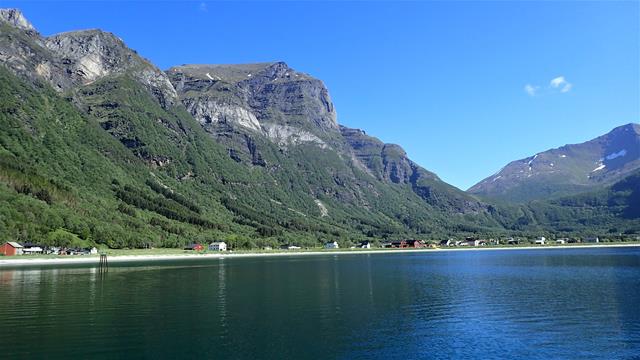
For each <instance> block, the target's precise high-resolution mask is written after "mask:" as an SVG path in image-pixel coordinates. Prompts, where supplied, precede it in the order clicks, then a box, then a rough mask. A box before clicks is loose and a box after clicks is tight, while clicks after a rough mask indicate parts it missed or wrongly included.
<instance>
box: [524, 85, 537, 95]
mask: <svg viewBox="0 0 640 360" xmlns="http://www.w3.org/2000/svg"><path fill="white" fill-rule="evenodd" d="M539 88H540V86H535V85H531V84H527V85H525V86H524V91H525V92H526V93H527V94H529V96H536V92H537V91H538V89H539Z"/></svg>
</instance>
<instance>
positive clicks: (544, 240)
mask: <svg viewBox="0 0 640 360" xmlns="http://www.w3.org/2000/svg"><path fill="white" fill-rule="evenodd" d="M546 241H547V239H546V238H545V237H544V236H540V237H539V238H537V239H535V240H534V241H533V243H534V244H536V245H544V243H545V242H546Z"/></svg>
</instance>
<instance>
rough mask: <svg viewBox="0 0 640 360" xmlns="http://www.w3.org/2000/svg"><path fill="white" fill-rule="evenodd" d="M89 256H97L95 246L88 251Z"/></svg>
mask: <svg viewBox="0 0 640 360" xmlns="http://www.w3.org/2000/svg"><path fill="white" fill-rule="evenodd" d="M89 254H91V255H97V254H98V249H97V248H96V247H95V246H94V247H92V248H91V250H89Z"/></svg>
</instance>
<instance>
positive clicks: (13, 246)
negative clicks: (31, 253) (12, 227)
mask: <svg viewBox="0 0 640 360" xmlns="http://www.w3.org/2000/svg"><path fill="white" fill-rule="evenodd" d="M22 249H23V247H22V245H20V244H18V243H17V242H13V241H9V242H6V243H4V245H2V246H0V254H2V255H4V256H15V255H22Z"/></svg>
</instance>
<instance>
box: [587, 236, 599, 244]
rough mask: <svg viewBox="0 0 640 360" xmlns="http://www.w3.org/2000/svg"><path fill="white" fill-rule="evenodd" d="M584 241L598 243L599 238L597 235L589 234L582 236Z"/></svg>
mask: <svg viewBox="0 0 640 360" xmlns="http://www.w3.org/2000/svg"><path fill="white" fill-rule="evenodd" d="M584 242H588V243H599V242H600V239H599V238H598V237H595V236H591V237H586V238H584Z"/></svg>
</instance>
